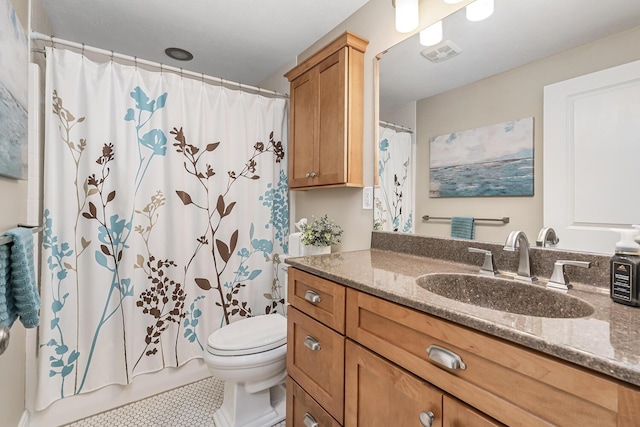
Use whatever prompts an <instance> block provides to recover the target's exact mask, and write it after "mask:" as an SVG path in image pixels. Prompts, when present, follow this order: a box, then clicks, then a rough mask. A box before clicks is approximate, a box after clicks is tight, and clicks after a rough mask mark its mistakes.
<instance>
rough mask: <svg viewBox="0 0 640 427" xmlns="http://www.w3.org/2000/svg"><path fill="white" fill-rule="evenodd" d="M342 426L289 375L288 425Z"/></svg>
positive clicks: (295, 426) (307, 426)
mask: <svg viewBox="0 0 640 427" xmlns="http://www.w3.org/2000/svg"><path fill="white" fill-rule="evenodd" d="M314 422H316V423H318V427H340V423H338V422H337V421H336V420H334V419H333V417H331V415H329V413H328V412H327V411H325V410H324V409H322V406H320V405H319V404H318V402H316V401H315V400H313V399H312V398H311V396H309V395H308V394H307V393H306V392H305V391H304V390H303V389H302V387H300V386H299V385H298V384H297V383H296V382H295V381H293V380H292V379H291V377H287V426H289V427H311V426H313V425H314V424H313V423H314Z"/></svg>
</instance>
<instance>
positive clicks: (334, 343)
mask: <svg viewBox="0 0 640 427" xmlns="http://www.w3.org/2000/svg"><path fill="white" fill-rule="evenodd" d="M287 372H288V373H289V376H291V378H292V379H293V380H294V381H295V382H296V383H298V384H299V385H300V386H301V387H302V388H303V389H304V390H305V391H306V392H307V393H308V394H309V396H311V397H312V398H313V399H314V400H315V401H316V402H318V403H319V404H320V405H321V406H322V407H323V408H324V409H325V410H326V411H327V412H328V413H329V414H330V415H331V416H332V417H333V418H335V419H336V420H337V421H338V422H342V419H343V411H344V336H342V335H340V334H338V333H336V332H335V331H333V330H331V329H329V328H328V327H326V326H325V325H323V324H321V323H319V322H317V321H315V320H313V319H312V318H311V317H309V316H307V315H305V314H303V313H301V312H300V311H298V310H297V309H296V308H294V307H291V308H290V309H289V311H288V312H287Z"/></svg>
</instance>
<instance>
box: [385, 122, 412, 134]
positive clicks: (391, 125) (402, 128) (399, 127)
mask: <svg viewBox="0 0 640 427" xmlns="http://www.w3.org/2000/svg"><path fill="white" fill-rule="evenodd" d="M380 126H382V127H385V128H389V129H393V130H399V131H401V132H408V133H413V129H411V128H408V127H405V126H402V125H396V124H394V123H390V122H385V121H384V120H380Z"/></svg>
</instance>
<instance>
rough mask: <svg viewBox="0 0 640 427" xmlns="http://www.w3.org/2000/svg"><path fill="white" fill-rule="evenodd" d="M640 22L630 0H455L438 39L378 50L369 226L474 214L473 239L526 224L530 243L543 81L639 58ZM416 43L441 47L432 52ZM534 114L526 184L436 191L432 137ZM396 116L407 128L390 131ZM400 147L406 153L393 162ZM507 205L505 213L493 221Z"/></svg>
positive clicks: (446, 232)
mask: <svg viewBox="0 0 640 427" xmlns="http://www.w3.org/2000/svg"><path fill="white" fill-rule="evenodd" d="M639 22H640V2H638V1H637V0H612V1H607V2H588V4H586V3H585V2H584V1H582V0H563V1H561V2H558V1H557V0H536V1H522V0H519V1H514V0H495V10H494V13H493V15H492V16H490V17H489V18H488V19H486V20H484V21H480V22H471V21H468V20H467V19H466V17H465V11H464V8H463V9H461V10H459V11H457V12H456V13H454V14H452V15H450V16H448V17H447V18H445V19H444V20H443V42H442V43H440V44H438V45H436V46H432V47H426V46H422V45H421V44H420V42H419V35H418V34H415V35H414V36H412V37H410V38H408V39H406V40H405V41H403V42H402V43H400V44H398V45H396V46H393V47H392V48H390V49H388V51H386V52H384V53H382V54H381V55H379V57H380V60H379V64H378V66H379V91H378V93H379V118H380V121H381V122H385V123H383V124H382V126H383V127H380V128H379V136H380V137H379V138H378V140H379V147H378V148H379V149H378V152H377V156H376V162H377V165H376V168H375V170H377V171H378V173H379V175H380V176H379V179H378V182H377V183H376V188H375V199H374V204H375V207H374V229H380V230H387V231H399V232H415V233H417V234H422V235H430V236H440V237H449V236H450V235H451V234H450V232H451V221H450V220H448V219H443V220H440V219H430V220H428V221H424V220H423V219H422V217H423V216H424V215H429V216H430V217H431V218H434V217H435V218H450V217H452V216H471V217H474V218H476V219H477V220H476V221H475V239H476V240H478V241H485V242H496V243H503V242H504V241H505V239H506V237H507V235H508V234H509V232H511V231H513V230H523V231H525V233H526V234H527V236H528V237H529V241H530V243H531V244H532V245H535V240H536V237H537V236H538V232H539V231H540V230H541V228H542V227H543V226H544V225H545V224H544V222H543V180H544V176H543V172H544V168H543V151H544V144H543V114H544V111H543V91H544V87H545V86H547V85H550V84H553V83H556V82H560V81H565V80H567V79H572V78H574V77H578V76H582V75H585V74H589V73H593V72H595V71H599V70H604V69H607V68H610V67H614V66H617V65H620V64H625V63H628V62H631V61H635V60H640V50H639V49H637V46H638V45H639V43H640V26H638V23H639ZM423 51H426V52H425V53H424V54H422V55H421V52H423ZM456 51H460V52H459V54H457V55H452V54H454V53H455V52H456ZM425 55H426V56H431V57H432V58H433V57H435V58H436V59H439V58H443V57H448V59H446V60H442V61H440V62H432V61H430V60H428V59H427V58H425ZM531 117H532V118H533V137H532V140H533V169H532V172H533V196H531V195H527V196H492V197H477V196H474V197H433V186H432V188H430V182H429V179H430V174H429V168H430V160H431V159H430V147H429V146H430V139H431V138H434V137H438V136H442V135H451V134H453V133H456V132H462V131H469V130H473V129H480V128H485V127H487V126H490V125H496V124H504V123H511V122H513V121H516V120H520V119H527V118H531ZM393 125H400V126H401V127H402V128H408V129H409V130H411V131H412V133H405V132H403V129H396V130H395V131H393V130H392V128H393V127H394V126H393ZM387 132H389V133H390V134H391V135H392V136H394V135H401V134H404V136H403V138H404V140H405V142H404V143H399V144H397V145H396V144H394V141H395V137H394V138H392V137H388V136H387ZM407 138H409V139H410V144H411V145H410V147H409V148H407V147H406V139H407ZM398 147H401V148H399V149H398V150H399V152H402V153H403V154H402V156H398V157H399V159H397V160H396V161H395V166H392V163H394V157H395V152H394V151H392V150H395V149H396V148H398ZM407 153H409V154H408V156H407ZM385 174H386V176H385ZM460 179H461V180H462V179H463V177H461V178H460ZM405 184H407V185H405ZM430 190H431V191H432V196H431V197H430V194H429V193H430ZM594 206H597V201H594ZM401 211H402V215H400V212H401ZM504 217H507V218H508V219H509V222H508V223H504V222H503V221H500V220H501V219H502V218H504ZM482 218H485V219H488V220H497V221H481V220H480V219H482ZM639 221H640V219H639ZM558 234H559V238H560V240H561V242H562V234H561V233H560V232H559V233H558ZM612 238H613V239H614V241H615V236H613V235H612ZM559 247H562V246H559ZM611 248H613V245H611ZM564 249H571V250H583V249H584V248H580V247H576V248H569V247H565V248H564Z"/></svg>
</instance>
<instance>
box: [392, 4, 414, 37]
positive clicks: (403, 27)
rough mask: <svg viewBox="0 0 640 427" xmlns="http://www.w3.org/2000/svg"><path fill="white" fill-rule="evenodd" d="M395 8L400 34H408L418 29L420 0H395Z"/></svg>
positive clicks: (397, 27) (397, 28)
mask: <svg viewBox="0 0 640 427" xmlns="http://www.w3.org/2000/svg"><path fill="white" fill-rule="evenodd" d="M395 6H396V30H398V32H400V33H408V32H409V31H413V30H415V29H416V28H418V23H419V20H420V13H419V10H418V0H395Z"/></svg>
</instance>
